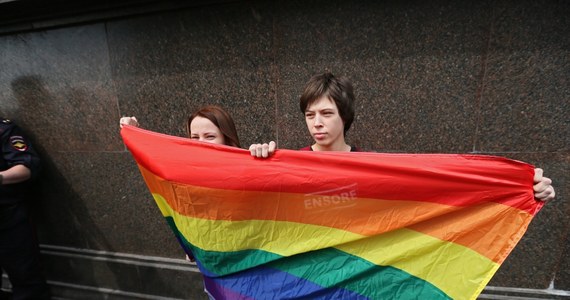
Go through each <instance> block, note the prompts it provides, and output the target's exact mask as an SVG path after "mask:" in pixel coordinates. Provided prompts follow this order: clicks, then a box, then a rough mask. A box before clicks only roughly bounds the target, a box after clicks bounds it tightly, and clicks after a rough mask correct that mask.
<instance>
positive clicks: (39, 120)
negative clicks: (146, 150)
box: [0, 24, 122, 151]
mask: <svg viewBox="0 0 570 300" xmlns="http://www.w3.org/2000/svg"><path fill="white" fill-rule="evenodd" d="M0 49H2V55H0V65H1V66H2V67H1V68H0V104H1V105H0V114H1V115H3V116H4V117H7V118H12V119H15V120H16V121H18V123H19V124H20V125H21V126H22V127H23V128H25V129H26V130H27V131H28V132H29V133H30V135H32V136H33V137H34V140H35V141H36V143H37V144H38V146H40V147H41V148H44V149H47V151H110V150H120V149H121V148H122V144H121V142H120V139H119V138H118V137H117V135H116V131H117V127H116V122H117V121H116V119H117V117H118V109H117V100H116V96H115V93H114V89H113V83H112V82H111V78H110V67H109V56H108V51H107V44H106V37H105V26H104V25H103V24H95V25H88V26H82V27H70V28H62V29H57V30H51V31H44V32H34V33H29V34H20V35H13V36H6V37H3V38H1V39H0Z"/></svg>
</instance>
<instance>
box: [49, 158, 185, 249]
mask: <svg viewBox="0 0 570 300" xmlns="http://www.w3.org/2000/svg"><path fill="white" fill-rule="evenodd" d="M44 167H45V172H44V174H43V176H42V177H41V178H40V184H41V187H42V192H43V197H44V198H43V199H40V200H41V203H40V204H41V206H42V212H41V218H42V219H41V224H42V225H43V226H41V227H40V228H39V231H40V242H41V243H45V244H53V245H62V246H67V247H76V248H88V249H96V250H107V251H117V252H124V253H137V254H141V255H155V256H163V257H167V256H170V257H179V258H182V257H184V253H183V251H182V250H181V248H180V246H179V245H178V243H177V241H176V238H175V237H174V234H173V233H172V232H171V230H170V228H169V227H168V225H167V223H166V221H165V220H164V217H163V216H162V214H161V213H160V211H159V209H158V207H156V204H155V203H154V200H153V199H152V196H151V195H150V192H149V191H148V189H147V188H146V185H145V184H144V181H143V180H142V177H141V175H140V172H139V170H138V168H137V166H136V164H135V163H134V161H133V159H132V157H131V155H130V153H128V152H117V153H102V152H101V153H100V152H94V153H82V152H79V153H55V154H52V155H51V157H50V158H49V159H46V160H44Z"/></svg>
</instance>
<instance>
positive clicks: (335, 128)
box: [305, 97, 344, 147]
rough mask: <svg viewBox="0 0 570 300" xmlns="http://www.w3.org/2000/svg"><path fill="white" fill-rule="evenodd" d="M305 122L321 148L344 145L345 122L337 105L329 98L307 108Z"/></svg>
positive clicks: (319, 100) (317, 101)
mask: <svg viewBox="0 0 570 300" xmlns="http://www.w3.org/2000/svg"><path fill="white" fill-rule="evenodd" d="M305 121H306V122H307V128H308V129H309V132H310V133H311V136H312V137H313V139H314V140H315V142H316V143H317V144H318V145H319V146H323V147H331V146H334V145H335V144H338V143H344V122H343V120H342V118H341V117H340V114H339V112H338V108H337V106H336V103H335V102H334V101H333V100H330V99H329V98H328V97H321V98H319V99H317V100H316V101H315V102H313V104H311V105H309V106H308V107H307V109H306V110H305Z"/></svg>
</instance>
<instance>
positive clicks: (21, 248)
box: [0, 118, 50, 300]
mask: <svg viewBox="0 0 570 300" xmlns="http://www.w3.org/2000/svg"><path fill="white" fill-rule="evenodd" d="M0 142H1V145H0V146H1V147H2V156H1V157H0V268H1V269H3V270H4V271H5V272H6V274H8V279H10V282H11V284H12V300H23V299H50V292H49V287H48V285H47V283H46V280H45V278H44V275H43V272H42V269H41V267H40V261H39V247H38V242H37V239H36V235H35V229H34V227H33V226H32V223H31V222H30V219H29V214H28V208H27V205H26V203H25V200H26V198H27V196H26V191H29V190H30V188H29V183H30V182H31V181H32V179H33V178H34V177H35V176H36V175H37V173H38V171H39V168H40V160H39V157H38V155H37V154H36V152H35V151H34V150H33V149H32V146H31V144H30V142H29V140H28V139H27V138H26V137H25V136H24V135H23V134H22V132H21V130H20V128H19V127H18V126H16V125H15V124H13V123H12V122H11V121H9V120H6V119H1V118H0Z"/></svg>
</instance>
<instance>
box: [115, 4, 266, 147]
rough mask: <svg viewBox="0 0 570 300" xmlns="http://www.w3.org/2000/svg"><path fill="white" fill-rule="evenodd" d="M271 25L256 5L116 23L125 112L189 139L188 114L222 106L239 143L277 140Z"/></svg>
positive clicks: (153, 127)
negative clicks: (203, 108) (231, 121)
mask: <svg viewBox="0 0 570 300" xmlns="http://www.w3.org/2000/svg"><path fill="white" fill-rule="evenodd" d="M271 30H272V16H271V15H270V14H269V13H268V11H267V8H266V5H265V4H259V3H256V4H253V5H250V4H244V3H238V4H232V5H228V6H219V7H217V6H216V7H209V8H199V9H196V10H187V11H180V12H172V13H167V14H162V15H157V16H145V17H141V18H135V19H132V20H123V21H117V22H111V23H110V24H109V25H108V32H109V48H110V53H111V61H112V63H113V74H114V77H115V78H116V89H117V94H118V98H119V103H120V105H119V106H120V113H121V115H128V116H132V115H134V116H137V118H138V120H139V121H140V123H141V126H142V127H144V128H147V129H150V130H154V131H158V132H163V133H167V134H172V135H178V136H186V120H187V118H188V117H189V115H190V114H191V113H192V112H193V111H195V110H196V109H198V108H199V107H201V106H203V105H206V104H217V105H220V106H222V107H223V108H225V109H226V110H227V111H228V112H229V113H230V114H231V115H232V117H233V118H234V121H235V123H236V127H237V130H238V134H239V135H240V137H241V146H242V147H247V146H248V145H249V144H251V143H253V142H255V141H260V140H264V139H266V138H271V137H273V136H274V133H275V131H276V127H275V124H274V120H275V119H276V115H275V104H274V103H275V99H274V92H273V91H272V86H271V77H272V74H271V67H270V63H271Z"/></svg>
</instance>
